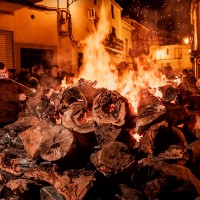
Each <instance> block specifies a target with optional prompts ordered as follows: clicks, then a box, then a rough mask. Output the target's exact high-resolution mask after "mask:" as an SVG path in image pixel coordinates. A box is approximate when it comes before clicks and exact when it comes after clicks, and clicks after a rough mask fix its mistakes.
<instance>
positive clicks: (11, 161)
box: [0, 153, 21, 176]
mask: <svg viewBox="0 0 200 200" xmlns="http://www.w3.org/2000/svg"><path fill="white" fill-rule="evenodd" d="M0 169H1V170H3V171H5V172H7V173H10V174H13V175H15V176H19V175H21V170H20V166H19V161H18V160H17V159H15V158H13V157H12V156H11V157H10V156H8V155H6V154H4V153H0Z"/></svg>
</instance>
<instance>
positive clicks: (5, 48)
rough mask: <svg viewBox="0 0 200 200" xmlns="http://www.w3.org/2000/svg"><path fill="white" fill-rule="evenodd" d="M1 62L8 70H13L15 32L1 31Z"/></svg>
mask: <svg viewBox="0 0 200 200" xmlns="http://www.w3.org/2000/svg"><path fill="white" fill-rule="evenodd" d="M0 52H1V53H0V60H1V61H2V62H3V63H4V64H5V65H6V67H7V68H8V69H13V68H14V66H13V32H12V31H1V30H0Z"/></svg>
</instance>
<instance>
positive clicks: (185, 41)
mask: <svg viewBox="0 0 200 200" xmlns="http://www.w3.org/2000/svg"><path fill="white" fill-rule="evenodd" d="M183 43H184V44H186V45H187V44H189V43H190V38H189V37H185V38H183Z"/></svg>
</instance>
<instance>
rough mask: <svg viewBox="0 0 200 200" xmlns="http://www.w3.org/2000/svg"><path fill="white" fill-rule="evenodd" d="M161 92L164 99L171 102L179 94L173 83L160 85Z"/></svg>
mask: <svg viewBox="0 0 200 200" xmlns="http://www.w3.org/2000/svg"><path fill="white" fill-rule="evenodd" d="M159 90H160V92H161V93H162V101H165V102H171V101H173V100H175V98H176V95H177V90H176V89H175V88H174V87H173V86H171V85H165V86H162V87H159Z"/></svg>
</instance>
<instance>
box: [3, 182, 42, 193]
mask: <svg viewBox="0 0 200 200" xmlns="http://www.w3.org/2000/svg"><path fill="white" fill-rule="evenodd" d="M32 184H34V185H37V186H39V184H38V183H36V182H35V181H32V180H27V179H15V180H10V181H8V182H7V183H6V184H5V185H6V187H7V188H10V189H11V191H12V192H13V193H14V194H15V195H19V196H22V195H23V194H24V193H25V192H27V191H28V190H29V189H30V188H29V186H30V185H32Z"/></svg>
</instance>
